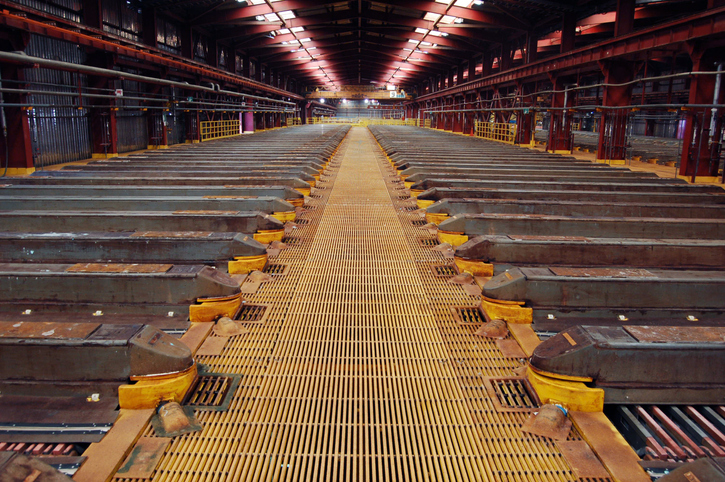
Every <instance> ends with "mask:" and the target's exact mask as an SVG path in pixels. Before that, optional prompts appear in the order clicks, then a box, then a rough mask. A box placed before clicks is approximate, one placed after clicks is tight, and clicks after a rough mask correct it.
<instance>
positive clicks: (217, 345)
mask: <svg viewBox="0 0 725 482" xmlns="http://www.w3.org/2000/svg"><path fill="white" fill-rule="evenodd" d="M227 341H229V338H226V337H221V336H210V337H209V338H207V339H206V340H204V343H202V345H201V346H200V347H199V349H198V350H197V351H196V356H218V355H221V354H222V350H223V349H224V347H225V346H226V344H227Z"/></svg>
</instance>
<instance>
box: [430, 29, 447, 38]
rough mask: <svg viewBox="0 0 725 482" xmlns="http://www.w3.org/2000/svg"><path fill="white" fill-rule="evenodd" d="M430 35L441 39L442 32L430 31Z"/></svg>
mask: <svg viewBox="0 0 725 482" xmlns="http://www.w3.org/2000/svg"><path fill="white" fill-rule="evenodd" d="M430 34H431V35H433V36H435V37H441V36H443V35H444V34H443V32H439V31H438V30H431V31H430ZM445 35H447V34H445Z"/></svg>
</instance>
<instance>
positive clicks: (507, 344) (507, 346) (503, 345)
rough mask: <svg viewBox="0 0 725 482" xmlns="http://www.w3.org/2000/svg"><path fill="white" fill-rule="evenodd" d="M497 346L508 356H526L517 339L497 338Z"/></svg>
mask: <svg viewBox="0 0 725 482" xmlns="http://www.w3.org/2000/svg"><path fill="white" fill-rule="evenodd" d="M496 346H497V347H498V349H499V350H501V354H502V355H503V356H505V357H506V358H526V355H525V354H524V351H523V350H522V349H521V347H520V346H519V344H518V342H517V341H516V340H512V339H509V340H496Z"/></svg>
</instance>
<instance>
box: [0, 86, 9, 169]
mask: <svg viewBox="0 0 725 482" xmlns="http://www.w3.org/2000/svg"><path fill="white" fill-rule="evenodd" d="M2 86H3V80H2V75H1V74H0V122H2V128H3V138H4V139H5V170H4V171H3V175H2V176H0V177H5V176H6V175H7V173H8V166H9V165H10V148H9V147H8V120H7V118H6V117H5V99H4V98H3V93H2V90H1V89H2Z"/></svg>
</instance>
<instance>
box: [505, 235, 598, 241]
mask: <svg viewBox="0 0 725 482" xmlns="http://www.w3.org/2000/svg"><path fill="white" fill-rule="evenodd" d="M508 237H509V238H510V239H513V240H516V241H589V238H585V237H584V236H533V235H527V234H509V235H508Z"/></svg>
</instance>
